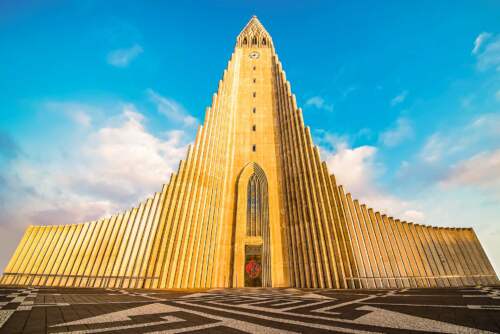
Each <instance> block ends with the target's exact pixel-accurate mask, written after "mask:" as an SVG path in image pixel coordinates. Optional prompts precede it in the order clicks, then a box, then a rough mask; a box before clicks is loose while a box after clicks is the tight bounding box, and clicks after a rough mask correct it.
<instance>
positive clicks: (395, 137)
mask: <svg viewBox="0 0 500 334" xmlns="http://www.w3.org/2000/svg"><path fill="white" fill-rule="evenodd" d="M413 135H414V131H413V125H412V123H411V121H410V120H409V119H408V118H405V117H399V118H398V119H397V120H396V124H395V126H394V127H392V128H390V129H387V130H386V131H384V132H382V133H381V134H380V135H379V141H380V142H381V143H383V144H384V145H385V146H388V147H394V146H397V145H399V144H400V143H402V142H403V141H405V140H407V139H410V138H413Z"/></svg>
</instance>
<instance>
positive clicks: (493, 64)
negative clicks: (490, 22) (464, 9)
mask: <svg viewBox="0 0 500 334" xmlns="http://www.w3.org/2000/svg"><path fill="white" fill-rule="evenodd" d="M483 34H486V35H483ZM483 34H480V35H479V36H478V37H477V38H476V41H478V39H479V43H478V48H477V49H476V48H475V47H474V50H476V52H474V50H473V54H474V55H475V56H476V58H477V67H478V69H479V70H481V71H485V70H488V69H490V68H494V69H496V70H497V71H500V35H495V36H493V35H492V34H489V33H483ZM481 35H483V38H480V37H481ZM484 36H486V37H484Z"/></svg>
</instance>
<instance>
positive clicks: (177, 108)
mask: <svg viewBox="0 0 500 334" xmlns="http://www.w3.org/2000/svg"><path fill="white" fill-rule="evenodd" d="M147 94H148V96H149V98H150V100H151V101H152V102H153V103H154V104H155V105H156V108H157V110H158V112H159V113H161V114H163V115H165V116H167V117H168V118H169V119H170V120H171V121H173V122H177V123H180V124H182V125H184V126H194V125H196V124H197V123H198V120H197V119H196V118H195V117H193V116H191V115H189V114H188V112H187V111H186V109H185V108H184V107H183V106H182V105H181V104H180V103H179V102H177V101H175V100H174V99H171V98H169V97H165V96H161V95H160V94H158V93H157V92H155V91H154V90H152V89H148V90H147Z"/></svg>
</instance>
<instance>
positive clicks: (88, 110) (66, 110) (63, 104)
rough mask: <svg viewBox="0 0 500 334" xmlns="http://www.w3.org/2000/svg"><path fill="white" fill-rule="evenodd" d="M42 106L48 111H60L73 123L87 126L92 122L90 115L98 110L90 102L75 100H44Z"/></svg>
mask: <svg viewBox="0 0 500 334" xmlns="http://www.w3.org/2000/svg"><path fill="white" fill-rule="evenodd" d="M42 108H43V109H44V110H46V111H49V112H56V113H61V114H63V115H65V116H66V117H68V118H69V119H70V120H72V121H73V122H74V123H76V124H78V125H80V126H83V127H89V126H90V125H91V124H92V115H94V114H96V113H97V112H98V108H97V107H96V106H94V105H92V104H88V103H82V102H75V101H46V102H44V103H42Z"/></svg>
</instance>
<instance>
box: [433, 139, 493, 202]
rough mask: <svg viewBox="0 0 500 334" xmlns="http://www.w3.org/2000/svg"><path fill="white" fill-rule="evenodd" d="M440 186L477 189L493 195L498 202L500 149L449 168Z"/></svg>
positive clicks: (480, 154) (482, 153) (478, 155)
mask: <svg viewBox="0 0 500 334" xmlns="http://www.w3.org/2000/svg"><path fill="white" fill-rule="evenodd" d="M442 184H444V185H445V186H453V187H456V186H471V187H478V188H481V189H485V190H488V191H491V192H492V193H495V194H496V196H497V198H498V200H500V149H497V150H495V151H491V152H481V153H478V154H476V155H474V156H472V157H471V158H468V159H465V160H462V161H460V162H459V163H457V164H456V165H455V166H453V167H452V168H451V170H450V173H449V174H448V176H447V177H446V178H445V179H444V180H443V181H442Z"/></svg>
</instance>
